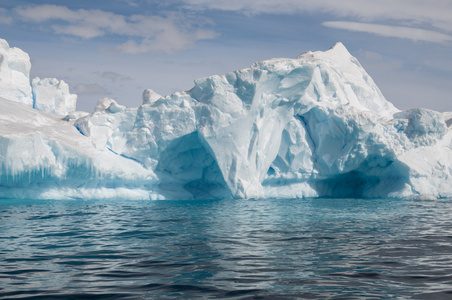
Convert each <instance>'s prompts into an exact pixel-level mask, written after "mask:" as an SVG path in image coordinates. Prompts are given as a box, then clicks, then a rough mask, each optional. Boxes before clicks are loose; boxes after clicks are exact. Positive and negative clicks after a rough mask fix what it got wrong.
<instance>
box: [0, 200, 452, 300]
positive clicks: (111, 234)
mask: <svg viewBox="0 0 452 300" xmlns="http://www.w3.org/2000/svg"><path fill="white" fill-rule="evenodd" d="M451 213H452V202H451V201H450V200H439V201H425V202H416V201H408V200H404V201H401V200H391V199H380V200H359V199H358V200H356V199H309V200H221V201H126V200H116V201H34V200H27V201H24V200H15V201H13V200H0V298H1V297H4V298H25V299H26V298H33V297H41V298H42V299H45V298H49V297H51V298H61V299H67V298H70V297H74V298H77V297H89V296H94V297H95V298H108V299H116V298H126V299H129V298H130V299H136V298H159V299H165V298H179V297H181V296H184V297H188V298H191V297H200V296H204V297H206V298H218V297H224V298H233V299H242V298H248V299H249V298H259V299H262V298H268V299H275V298H277V299H290V298H294V297H299V298H328V297H333V298H335V297H337V298H347V299H362V298H367V299H369V298H375V299H390V298H421V299H431V298H436V299H449V298H452V219H451V218H450V216H451Z"/></svg>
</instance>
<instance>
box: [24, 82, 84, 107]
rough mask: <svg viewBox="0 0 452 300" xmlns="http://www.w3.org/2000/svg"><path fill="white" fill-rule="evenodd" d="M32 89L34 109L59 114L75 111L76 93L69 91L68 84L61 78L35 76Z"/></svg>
mask: <svg viewBox="0 0 452 300" xmlns="http://www.w3.org/2000/svg"><path fill="white" fill-rule="evenodd" d="M32 89H33V98H34V104H33V107H34V108H35V109H37V110H40V111H45V112H49V113H54V114H60V115H67V114H69V113H70V112H73V111H75V107H76V105H77V95H75V94H71V93H69V86H68V84H67V83H66V82H64V81H63V80H58V79H56V78H44V79H40V78H39V77H36V78H34V79H33V81H32Z"/></svg>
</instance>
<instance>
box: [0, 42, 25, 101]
mask: <svg viewBox="0 0 452 300" xmlns="http://www.w3.org/2000/svg"><path fill="white" fill-rule="evenodd" d="M30 68H31V63H30V57H29V56H28V54H27V53H25V52H24V51H22V50H21V49H19V48H10V47H9V44H8V42H7V41H5V40H3V39H0V97H2V98H6V99H9V100H12V101H17V102H20V103H24V104H26V105H28V106H33V97H32V94H31V86H30Z"/></svg>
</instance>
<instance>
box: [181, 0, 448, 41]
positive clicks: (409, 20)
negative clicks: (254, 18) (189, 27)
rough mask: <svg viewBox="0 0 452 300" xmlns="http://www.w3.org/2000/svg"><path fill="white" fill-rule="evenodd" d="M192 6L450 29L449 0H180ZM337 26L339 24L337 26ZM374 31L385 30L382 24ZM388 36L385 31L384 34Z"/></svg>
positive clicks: (420, 37)
mask: <svg viewBox="0 0 452 300" xmlns="http://www.w3.org/2000/svg"><path fill="white" fill-rule="evenodd" d="M181 1H182V2H184V3H185V5H186V6H188V7H190V8H194V9H217V10H225V11H237V12H242V13H245V14H261V13H267V14H296V13H326V14H329V15H331V16H334V17H335V18H345V19H347V21H349V20H354V21H360V22H367V23H372V22H378V23H383V22H387V21H391V23H394V22H395V23H397V24H392V25H400V26H403V27H407V28H408V27H414V28H417V29H418V28H423V29H426V30H430V32H434V31H438V34H437V35H436V36H434V37H433V38H432V40H433V41H435V42H437V41H438V40H444V39H447V38H446V37H444V36H441V35H440V34H441V33H444V32H452V18H451V16H452V1H450V0H429V1H425V0H397V1H394V0H379V1H375V0H341V1H337V0H316V1H312V0H279V1H274V0H229V1H217V0H181ZM336 28H338V27H336ZM397 30H398V31H399V33H398V34H395V35H394V36H396V37H399V36H401V37H405V36H408V35H409V36H415V35H419V37H418V38H417V40H425V41H427V40H428V39H427V38H426V37H425V36H424V35H425V34H426V33H427V32H421V31H418V32H415V31H411V32H410V33H408V32H405V31H406V29H397ZM374 31H379V32H380V31H384V30H383V29H382V28H380V29H378V30H377V29H375V28H374ZM386 36H387V35H386Z"/></svg>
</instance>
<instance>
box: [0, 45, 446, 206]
mask: <svg viewBox="0 0 452 300" xmlns="http://www.w3.org/2000/svg"><path fill="white" fill-rule="evenodd" d="M37 82H39V81H37ZM55 82H57V81H55ZM55 85H56V84H51V83H50V82H49V84H47V85H44V86H47V87H49V88H53V87H54V86H55ZM60 86H61V82H60ZM55 90H61V88H57V89H54V90H53V91H55ZM52 93H53V92H52ZM54 94H55V93H54ZM64 95H66V96H67V95H69V91H68V90H67V91H66V92H65V93H64ZM46 98H47V99H49V97H46ZM46 103H48V102H46ZM65 103H66V104H65V105H63V106H64V107H66V108H65V111H66V112H69V111H68V110H69V109H68V108H67V107H68V105H69V104H67V103H72V102H71V101H67V102H65ZM53 107H56V106H53ZM45 110H47V111H49V109H45ZM54 112H57V111H54ZM451 118H452V114H451V113H439V112H435V111H432V110H427V109H421V108H419V109H411V110H408V111H399V110H398V109H397V108H395V107H394V106H393V105H392V104H391V103H390V102H388V101H387V100H386V99H385V98H384V96H383V95H382V94H381V92H380V90H379V89H378V87H377V86H376V85H375V83H374V82H373V80H372V79H371V78H370V76H369V75H368V74H367V73H366V72H365V70H364V69H363V68H362V67H361V65H360V64H359V62H358V61H357V60H356V58H354V57H353V56H351V55H350V53H349V52H348V51H347V49H346V48H345V47H344V45H342V44H341V43H338V44H336V45H335V46H334V47H332V48H331V49H330V50H328V51H325V52H307V53H304V54H302V55H300V56H299V57H298V58H296V59H287V58H278V59H269V60H265V61H261V62H257V63H255V64H253V65H252V66H251V67H249V68H246V69H242V70H238V71H235V72H231V73H228V74H225V75H214V76H209V77H205V78H199V79H197V80H195V85H194V87H193V88H192V89H191V90H189V91H185V92H178V93H174V94H172V95H169V96H161V95H158V94H156V93H155V92H153V91H152V90H150V89H148V90H145V91H144V92H143V104H142V105H141V106H139V107H134V108H127V107H125V106H123V105H120V104H118V103H117V102H116V101H115V100H114V99H109V98H102V99H101V100H99V103H98V104H97V106H96V108H95V109H94V112H92V113H91V114H87V113H83V112H72V113H70V114H68V116H66V117H65V118H62V117H61V116H57V115H54V114H46V113H43V112H38V111H36V110H33V109H31V108H27V107H25V106H24V105H23V104H21V103H17V102H11V101H7V100H1V101H0V122H1V125H2V127H1V132H0V161H1V168H2V169H1V171H2V173H1V174H2V175H1V176H0V180H1V181H0V196H2V197H16V198H18V197H19V198H20V197H26V195H27V194H30V193H33V195H34V196H35V197H40V198H72V197H84V198H110V197H117V196H121V197H124V198H140V199H141V198H151V199H205V198H263V197H266V198H281V197H287V198H299V197H342V198H343V197H361V198H368V197H396V198H399V197H408V196H411V197H413V196H415V197H416V196H417V197H422V198H437V197H451V196H452V185H450V183H449V181H450V176H451V172H452V150H451V146H452V133H451V130H450V129H449V126H450V124H451V121H450V120H451ZM13 193H14V194H13ZM36 195H38V196H36ZM419 195H420V196H419Z"/></svg>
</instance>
